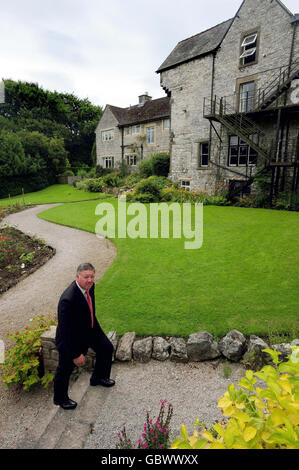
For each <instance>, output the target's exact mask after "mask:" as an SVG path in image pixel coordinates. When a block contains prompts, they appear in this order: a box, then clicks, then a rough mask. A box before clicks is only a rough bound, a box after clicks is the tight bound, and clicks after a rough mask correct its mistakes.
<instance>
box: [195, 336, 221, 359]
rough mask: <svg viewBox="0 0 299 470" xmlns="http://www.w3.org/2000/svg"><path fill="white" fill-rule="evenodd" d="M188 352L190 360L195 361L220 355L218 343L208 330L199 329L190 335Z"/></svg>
mask: <svg viewBox="0 0 299 470" xmlns="http://www.w3.org/2000/svg"><path fill="white" fill-rule="evenodd" d="M187 353H188V358H189V360H190V361H194V362H199V361H207V360H211V359H215V358H216V357H219V356H220V351H219V348H218V344H217V343H216V341H215V340H214V337H213V336H212V335H211V334H210V333H208V332H207V331H199V332H198V333H193V334H191V335H190V336H189V339H188V342H187Z"/></svg>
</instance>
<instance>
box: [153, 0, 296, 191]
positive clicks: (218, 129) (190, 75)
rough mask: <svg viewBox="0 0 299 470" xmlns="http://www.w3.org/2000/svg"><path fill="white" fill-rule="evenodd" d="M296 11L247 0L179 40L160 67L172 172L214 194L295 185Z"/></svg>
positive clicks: (271, 1) (272, 1)
mask: <svg viewBox="0 0 299 470" xmlns="http://www.w3.org/2000/svg"><path fill="white" fill-rule="evenodd" d="M298 22H299V15H298V14H295V15H293V14H292V13H291V12H290V11H289V10H288V9H287V8H286V7H285V5H284V4H283V3H282V2H281V1H279V0H244V1H243V2H242V4H241V6H240V7H239V9H238V11H237V13H236V15H235V16H234V17H233V18H231V19H229V20H227V21H224V22H223V23H221V24H219V25H217V26H215V27H213V28H211V29H208V30H207V31H204V32H202V33H199V34H197V35H195V36H192V37H190V38H188V39H185V40H183V41H181V42H179V43H178V44H177V46H176V47H175V48H174V50H173V51H172V52H171V53H170V55H169V56H168V57H167V58H166V60H165V61H164V62H163V64H162V65H161V66H160V67H159V69H158V70H157V73H158V74H160V82H161V86H162V88H163V89H164V90H165V92H166V93H167V95H168V96H169V98H170V116H171V129H170V154H171V168H170V177H171V179H172V180H173V181H176V182H179V184H180V185H181V186H182V187H185V188H186V189H192V190H203V191H206V192H208V193H214V192H215V191H216V190H217V188H219V187H221V186H223V185H225V186H226V187H229V188H230V190H231V191H232V192H233V193H240V192H241V193H246V192H249V191H250V189H251V188H252V189H254V184H252V183H254V180H255V177H256V176H257V175H258V174H260V172H261V169H265V168H266V169H267V170H268V171H269V174H270V175H272V182H271V191H270V193H271V194H270V195H271V197H272V196H273V195H275V194H276V193H278V191H281V190H284V189H285V185H286V184H289V187H292V190H293V191H295V190H296V188H298V179H299V174H298V173H299V167H298V154H299V137H298V135H299V132H298V130H299V106H298V103H299V93H298V92H299V80H298V79H299V31H298Z"/></svg>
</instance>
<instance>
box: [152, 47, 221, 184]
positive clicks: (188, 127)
mask: <svg viewBox="0 0 299 470" xmlns="http://www.w3.org/2000/svg"><path fill="white" fill-rule="evenodd" d="M212 65H213V57H212V55H209V56H205V57H203V58H201V59H198V60H194V61H190V62H187V63H185V64H182V65H180V66H178V67H176V68H173V69H170V70H167V71H164V72H162V73H161V85H162V86H163V88H164V89H166V90H168V91H170V92H171V101H170V105H171V172H170V177H171V179H172V180H173V181H176V182H179V181H180V180H188V179H190V180H191V189H201V190H203V191H210V188H211V186H212V185H213V181H214V180H215V175H216V170H215V168H213V167H208V168H202V169H200V167H199V164H200V160H199V151H200V143H201V142H206V141H208V140H209V136H210V123H209V121H208V120H207V119H205V118H204V117H203V102H204V97H205V96H210V94H211V81H212Z"/></svg>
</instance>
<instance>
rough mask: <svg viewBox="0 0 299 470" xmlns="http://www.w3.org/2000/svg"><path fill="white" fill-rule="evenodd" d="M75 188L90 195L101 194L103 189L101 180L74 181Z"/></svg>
mask: <svg viewBox="0 0 299 470" xmlns="http://www.w3.org/2000/svg"><path fill="white" fill-rule="evenodd" d="M76 188H77V189H80V190H82V191H88V192H90V193H101V192H102V191H103V189H104V183H103V181H102V179H101V178H86V179H84V180H81V181H76Z"/></svg>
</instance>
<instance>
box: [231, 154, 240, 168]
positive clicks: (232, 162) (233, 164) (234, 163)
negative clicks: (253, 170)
mask: <svg viewBox="0 0 299 470" xmlns="http://www.w3.org/2000/svg"><path fill="white" fill-rule="evenodd" d="M229 164H230V165H232V166H236V165H237V164H238V156H232V155H231V156H230V159H229Z"/></svg>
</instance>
